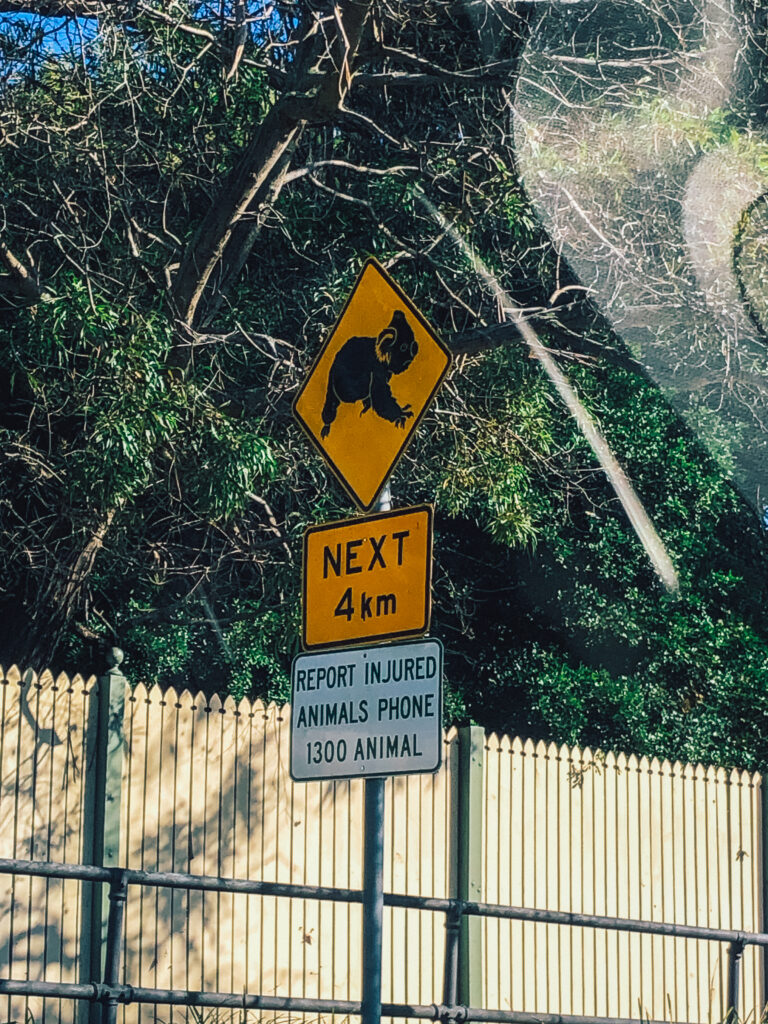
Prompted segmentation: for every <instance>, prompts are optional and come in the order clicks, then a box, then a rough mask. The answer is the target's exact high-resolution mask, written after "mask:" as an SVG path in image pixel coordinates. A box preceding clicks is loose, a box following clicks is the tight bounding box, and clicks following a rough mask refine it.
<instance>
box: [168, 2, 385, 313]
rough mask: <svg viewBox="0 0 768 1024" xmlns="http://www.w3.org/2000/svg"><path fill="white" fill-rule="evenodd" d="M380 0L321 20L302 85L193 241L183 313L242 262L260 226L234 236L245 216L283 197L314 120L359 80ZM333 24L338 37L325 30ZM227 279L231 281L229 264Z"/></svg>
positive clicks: (179, 286) (298, 77) (304, 58)
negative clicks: (356, 70) (367, 30)
mask: <svg viewBox="0 0 768 1024" xmlns="http://www.w3.org/2000/svg"><path fill="white" fill-rule="evenodd" d="M371 4H372V0H351V2H349V3H348V4H346V5H345V6H344V9H343V13H340V12H339V10H338V8H336V7H334V12H335V18H333V19H331V18H328V19H326V20H325V22H323V24H322V25H320V23H319V22H315V23H314V26H313V29H312V30H311V35H310V36H309V37H308V39H307V41H306V42H307V45H306V47H305V48H304V52H303V53H300V54H299V55H297V67H296V71H295V79H294V80H295V81H296V83H297V85H298V88H297V89H296V90H295V91H293V92H289V93H287V94H285V95H283V96H282V97H280V98H279V99H278V100H277V102H276V103H275V105H274V106H273V107H272V109H271V110H270V111H269V113H268V114H267V116H266V117H265V118H264V120H263V121H262V123H261V125H260V126H259V128H258V129H257V131H256V134H255V135H254V137H253V139H252V140H251V142H250V144H249V145H248V147H247V148H246V150H245V152H244V153H243V155H242V157H241V159H240V161H239V162H238V164H237V166H236V167H235V168H234V169H233V171H232V172H231V174H230V175H229V177H228V179H227V181H226V182H225V184H224V186H223V188H222V190H221V192H220V193H219V195H217V196H216V197H215V199H214V201H213V203H212V204H211V207H210V209H209V210H208V213H207V214H206V215H205V217H204V218H203V220H202V222H201V224H200V226H199V228H198V230H197V232H196V234H195V237H194V239H193V241H192V243H191V244H190V246H189V248H188V249H187V252H186V254H185V256H184V259H183V260H182V262H181V266H180V267H179V271H178V273H177V275H176V280H175V282H174V287H173V293H172V301H173V305H174V307H175V311H176V314H177V315H178V317H179V319H180V320H181V321H182V322H183V323H186V324H192V323H193V322H194V320H195V317H196V315H197V312H198V307H199V305H200V302H201V299H202V297H203V294H204V292H205V289H206V286H207V285H208V282H209V281H210V279H211V275H212V274H213V272H214V270H215V269H216V268H217V266H218V265H219V264H220V263H221V262H222V261H223V260H224V259H225V258H226V257H227V256H228V255H229V252H228V250H230V248H232V249H233V250H234V251H233V252H232V256H233V259H232V265H233V268H234V267H238V266H239V267H241V266H242V264H243V262H244V260H245V258H246V257H247V254H248V251H250V248H251V247H252V245H253V243H254V241H255V237H256V234H257V233H258V225H256V226H255V230H254V225H253V224H250V225H248V229H247V230H246V231H240V232H239V233H238V237H237V238H236V239H234V244H232V243H233V234H234V232H235V229H236V228H237V226H238V224H239V223H240V222H241V220H242V218H243V217H244V216H245V215H246V214H247V213H249V212H257V213H258V209H259V207H262V208H264V207H265V206H266V205H267V204H268V203H271V202H273V201H274V199H275V198H276V196H277V194H278V193H279V191H280V189H281V188H282V185H283V181H284V175H285V171H286V169H287V166H288V164H289V162H290V159H291V157H292V156H293V152H294V150H295V148H296V144H297V142H298V140H299V138H300V137H301V134H302V131H303V130H304V127H305V126H306V125H307V124H322V123H324V122H327V121H328V120H330V119H332V118H333V117H334V116H335V115H336V113H337V112H338V110H339V108H340V107H341V105H342V103H343V100H344V97H345V96H346V94H347V91H348V89H349V85H350V82H351V71H350V68H351V65H352V63H353V61H354V59H355V56H356V54H357V49H358V47H359V45H360V39H361V36H362V32H363V28H364V25H365V22H366V19H367V17H368V13H369V11H370V8H371ZM330 24H334V25H335V31H333V34H332V35H331V37H330V39H327V38H326V36H325V35H324V32H323V31H321V29H323V30H327V29H328V26H329V25H330ZM223 277H225V278H227V279H231V274H229V273H228V272H227V271H226V270H225V273H224V275H223Z"/></svg>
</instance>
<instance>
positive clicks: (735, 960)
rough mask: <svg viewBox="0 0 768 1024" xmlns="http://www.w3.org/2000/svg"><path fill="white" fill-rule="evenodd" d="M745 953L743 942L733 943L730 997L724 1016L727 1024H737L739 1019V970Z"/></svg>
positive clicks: (729, 969)
mask: <svg viewBox="0 0 768 1024" xmlns="http://www.w3.org/2000/svg"><path fill="white" fill-rule="evenodd" d="M743 952H744V943H743V942H732V943H731V944H730V946H729V947H728V997H727V1005H726V1007H725V1014H724V1016H723V1019H724V1020H725V1021H726V1022H727V1024H736V1022H737V1021H738V1019H739V988H740V986H739V980H740V979H739V968H740V967H741V957H742V954H743Z"/></svg>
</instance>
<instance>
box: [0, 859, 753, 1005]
mask: <svg viewBox="0 0 768 1024" xmlns="http://www.w3.org/2000/svg"><path fill="white" fill-rule="evenodd" d="M0 874H11V875H29V876H35V877H40V878H59V879H69V880H78V881H83V882H92V883H96V884H108V885H109V899H110V912H109V921H108V929H107V936H108V937H107V949H106V958H105V959H106V965H107V966H106V969H105V975H104V983H88V984H74V983H68V982H48V981H30V980H26V981H21V980H14V979H0V995H5V996H42V997H49V998H58V999H75V1000H88V1001H90V1002H100V1003H101V1004H102V1006H103V1022H104V1024H115V1022H116V1012H117V1006H118V1005H119V1004H127V1003H152V1004H168V1005H175V1006H205V1007H229V1008H238V1009H245V1010H264V1011H275V1012H281V1011H283V1012H291V1013H316V1014H339V1015H345V1016H359V1015H360V1013H361V1003H360V1002H357V1001H350V1000H337V999H305V998H303V997H295V996H285V997H282V996H263V995H249V994H248V993H234V992H191V991H188V990H186V989H153V988H142V987H138V986H133V985H121V984H118V981H117V979H118V974H119V961H120V944H121V942H122V922H123V916H122V915H123V908H124V904H125V899H126V891H127V887H128V886H130V885H141V886H152V887H156V888H169V889H185V890H196V891H202V892H223V893H230V894H238V893H239V894H243V895H257V896H277V897H285V898H288V899H313V900H327V901H331V902H336V903H362V901H363V894H362V891H360V890H358V889H338V888H330V887H325V886H315V885H294V884H290V883H285V882H263V881H251V880H249V879H242V878H220V877H216V876H213V875H188V874H183V873H180V872H167V871H136V870H133V869H130V868H104V867H98V866H95V865H88V864H58V863H52V862H50V861H29V860H13V859H8V858H0ZM384 903H385V905H387V906H391V907H399V908H403V909H408V910H421V911H428V912H432V913H442V914H445V915H446V984H445V989H444V999H445V1002H444V1003H440V1004H438V1003H430V1004H426V1005H420V1004H411V1003H385V1004H382V1014H383V1015H384V1016H388V1017H408V1018H414V1019H419V1020H435V1021H437V1020H443V1021H446V1022H448V1021H451V1022H453V1021H455V1022H457V1024H462V1022H464V1021H477V1022H479V1024H636V1021H634V1020H633V1019H624V1018H616V1017H612V1018H605V1017H584V1016H574V1015H569V1014H551V1013H550V1014H547V1013H544V1014H542V1013H524V1012H521V1011H517V1010H487V1009H484V1008H480V1007H469V1006H463V1005H458V1004H456V1003H455V1002H454V1000H455V998H456V993H455V973H456V954H457V947H458V922H459V921H460V920H461V917H462V916H463V915H468V916H475V917H490V918H497V919H507V920H516V921H530V922H535V923H539V924H554V925H563V926H570V927H574V926H576V927H581V928H597V929H605V930H610V931H626V932H639V933H642V934H646V935H664V936H670V937H673V938H683V939H697V940H704V941H710V942H712V941H714V942H726V943H729V972H728V994H727V1001H728V1008H727V1011H726V1014H725V1019H726V1020H731V1021H733V1020H734V1019H735V1012H734V1008H735V1006H736V1004H737V1002H738V991H739V964H740V961H741V954H742V951H743V949H744V946H746V945H755V946H764V947H768V934H766V933H763V932H743V931H735V930H733V929H725V928H706V927H702V926H698V925H684V924H670V923H667V922H662V921H643V920H633V919H626V918H618V917H609V916H602V915H597V914H578V913H572V912H570V911H562V910H538V909H535V908H529V907H509V906H503V905H501V904H496V903H478V902H470V901H465V900H458V899H440V898H433V897H424V896H407V895H404V894H399V893H385V894H384ZM450 974H452V975H453V976H454V979H453V984H451V983H450V982H449V975H450ZM645 1024H661V1022H656V1021H646V1022H645Z"/></svg>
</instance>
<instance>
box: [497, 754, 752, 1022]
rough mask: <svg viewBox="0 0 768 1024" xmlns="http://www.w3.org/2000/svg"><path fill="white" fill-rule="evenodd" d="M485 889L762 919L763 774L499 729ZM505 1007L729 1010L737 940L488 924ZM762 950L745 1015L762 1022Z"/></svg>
mask: <svg viewBox="0 0 768 1024" xmlns="http://www.w3.org/2000/svg"><path fill="white" fill-rule="evenodd" d="M485 753H486V756H485V764H484V796H485V808H484V810H485V825H486V831H485V839H486V842H485V862H484V894H483V895H484V899H485V900H487V901H488V902H492V903H505V904H512V905H516V906H526V907H544V908H547V909H553V910H567V911H572V912H575V913H583V914H598V915H607V916H612V917H623V918H634V919H638V918H639V919H643V920H648V921H667V922H671V923H677V924H690V925H700V926H705V927H711V928H732V929H737V930H743V931H761V930H762V923H763V918H762V863H761V858H762V841H763V840H762V813H761V780H760V777H759V776H758V775H751V774H749V773H747V772H736V771H734V772H731V773H727V772H726V771H724V770H723V769H722V768H718V769H715V768H704V767H703V766H701V765H682V764H679V763H677V762H676V763H675V764H670V763H669V762H668V761H663V762H659V761H657V760H655V759H654V760H653V761H648V759H647V758H642V759H640V760H638V758H636V757H635V756H634V755H633V756H631V757H629V758H628V757H626V756H625V755H624V754H619V755H614V754H612V753H609V754H607V755H603V754H602V753H600V752H596V753H594V754H593V753H592V751H590V750H589V748H587V749H585V750H579V749H578V748H576V747H574V748H572V749H569V748H568V747H560V748H558V747H556V746H555V745H554V744H552V745H550V746H547V745H545V744H544V743H538V744H534V743H533V742H532V741H531V740H527V741H526V742H525V743H523V742H521V740H519V739H514V740H511V739H510V738H509V737H507V736H501V737H497V736H495V735H493V736H490V737H489V738H488V739H487V741H486V752H485ZM484 941H485V944H486V948H485V952H484V961H485V972H484V979H483V980H484V986H485V987H484V998H485V1000H486V1002H485V1005H486V1006H488V1007H492V1008H495V1009H510V1008H514V1009H516V1010H530V1011H536V1012H550V1013H565V1014H579V1015H595V1016H602V1017H624V1018H630V1017H632V1018H637V1019H638V1020H647V1019H651V1020H669V1021H701V1022H704V1021H707V1022H710V1021H712V1022H715V1021H718V1020H720V1019H721V1015H722V1008H723V1007H724V1005H725V995H726V986H727V958H728V947H727V945H724V944H720V943H713V942H700V941H692V940H687V939H679V938H668V937H663V936H649V935H637V934H629V933H621V932H611V931H594V930H587V929H580V928H579V929H577V928H571V927H564V926H557V925H542V924H534V923H528V922H511V923H510V922H501V921H490V920H489V921H487V922H486V924H485V927H484ZM761 958H762V953H761V952H760V951H759V950H758V949H757V947H754V946H748V947H747V948H746V950H745V952H744V960H743V973H742V986H741V1006H740V1007H739V1011H740V1013H739V1015H740V1017H741V1018H742V1020H744V1019H747V1018H750V1019H751V1020H752V1021H753V1022H754V1024H757V1022H758V1021H759V1020H760V1016H761V1011H762V1007H763V1003H764V993H763V986H762V979H761V975H762V969H761Z"/></svg>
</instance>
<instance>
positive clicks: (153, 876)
mask: <svg viewBox="0 0 768 1024" xmlns="http://www.w3.org/2000/svg"><path fill="white" fill-rule="evenodd" d="M117 873H119V874H120V875H121V876H122V878H123V879H124V882H125V884H127V885H145V886H152V887H155V888H167V889H191V890H195V891H203V892H226V893H240V894H243V895H250V896H283V897H286V898H288V899H310V900H328V901H331V902H336V903H362V899H363V894H362V891H361V890H359V889H340V888H330V887H327V886H319V885H294V884H290V883H288V882H261V881H250V880H248V879H244V878H219V877H217V876H215V875H186V874H182V873H181V872H170V871H135V870H133V869H132V868H100V867H95V866H92V865H88V864H57V863H53V862H50V861H31V860H9V859H6V858H0V874H6V875H36V876H38V877H44V878H65V879H76V880H78V879H79V880H81V881H84V882H105V883H110V882H112V881H113V880H114V878H115V876H116V874H117ZM384 903H385V905H387V906H390V907H398V908H400V909H405V910H423V911H432V912H433V913H436V914H451V913H452V914H466V915H467V916H472V917H492V918H500V919H506V920H511V921H532V922H535V923H538V924H558V925H570V926H571V927H573V926H576V927H579V928H600V929H605V930H607V931H625V932H641V933H643V934H645V935H667V936H670V937H673V938H678V939H701V940H704V941H709V942H737V943H740V944H742V945H747V946H749V945H753V946H765V947H768V933H765V932H744V931H736V930H734V929H729V928H707V927H704V926H703V925H691V924H672V923H669V922H665V921H646V920H642V919H634V918H624V917H610V916H606V915H598V914H579V913H574V912H572V911H569V910H543V909H536V908H532V907H509V906H505V905H503V904H499V903H477V902H471V901H467V900H457V899H441V898H439V897H430V896H407V895H404V894H401V893H384Z"/></svg>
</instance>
